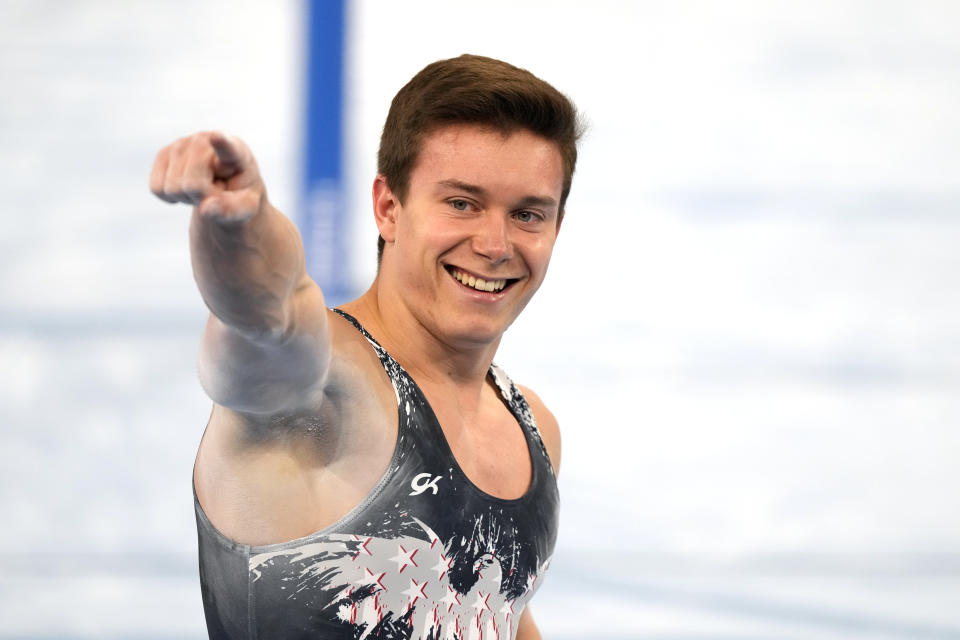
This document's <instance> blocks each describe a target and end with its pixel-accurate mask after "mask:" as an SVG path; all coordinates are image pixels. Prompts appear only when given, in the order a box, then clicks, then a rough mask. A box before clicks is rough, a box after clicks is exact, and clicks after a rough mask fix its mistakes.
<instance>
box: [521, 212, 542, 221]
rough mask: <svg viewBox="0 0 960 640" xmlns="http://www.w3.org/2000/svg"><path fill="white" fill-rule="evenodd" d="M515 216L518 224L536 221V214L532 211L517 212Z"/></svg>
mask: <svg viewBox="0 0 960 640" xmlns="http://www.w3.org/2000/svg"><path fill="white" fill-rule="evenodd" d="M516 215H517V220H519V221H520V222H533V221H534V220H536V219H537V214H535V213H533V212H532V211H517V214H516Z"/></svg>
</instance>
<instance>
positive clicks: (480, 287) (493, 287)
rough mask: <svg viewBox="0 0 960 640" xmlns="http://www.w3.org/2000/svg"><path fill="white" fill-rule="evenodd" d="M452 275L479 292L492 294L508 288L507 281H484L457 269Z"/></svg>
mask: <svg viewBox="0 0 960 640" xmlns="http://www.w3.org/2000/svg"><path fill="white" fill-rule="evenodd" d="M451 273H452V274H453V277H454V278H456V279H457V281H458V282H460V283H462V284H465V285H467V286H468V287H472V288H474V289H476V290H477V291H487V292H490V293H492V292H494V291H500V290H502V289H503V288H504V287H505V286H507V281H506V280H484V279H483V278H477V277H475V276H472V275H470V274H468V273H463V272H462V271H458V270H456V269H454V270H453V271H452V272H451Z"/></svg>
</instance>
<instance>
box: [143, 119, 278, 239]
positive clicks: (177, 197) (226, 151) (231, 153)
mask: <svg viewBox="0 0 960 640" xmlns="http://www.w3.org/2000/svg"><path fill="white" fill-rule="evenodd" d="M150 190H151V191H153V193H154V194H155V195H156V196H157V197H158V198H160V199H161V200H165V201H167V202H185V203H189V204H193V205H195V206H196V211H197V213H198V214H199V215H200V217H202V218H207V219H212V220H216V221H218V222H220V223H222V224H230V223H239V222H245V221H246V220H249V219H250V218H252V217H253V216H254V215H256V214H257V213H258V212H260V211H261V210H263V208H264V207H265V206H266V188H265V187H264V185H263V180H261V179H260V170H259V169H258V168H257V163H256V161H255V160H254V159H253V154H252V153H251V152H250V149H249V148H248V147H247V145H245V144H244V143H243V142H242V141H241V140H239V139H238V138H233V137H229V136H226V135H224V134H222V133H219V132H216V131H212V132H203V133H196V134H194V135H192V136H187V137H186V138H180V139H179V140H177V141H176V142H174V143H172V144H170V145H168V146H166V147H164V148H163V149H161V150H160V152H159V153H158V154H157V158H156V160H155V161H154V163H153V170H152V171H151V172H150Z"/></svg>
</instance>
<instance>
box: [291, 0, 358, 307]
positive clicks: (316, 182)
mask: <svg viewBox="0 0 960 640" xmlns="http://www.w3.org/2000/svg"><path fill="white" fill-rule="evenodd" d="M345 2H346V0H307V2H306V3H305V5H306V7H305V8H306V13H307V16H306V18H307V25H308V33H307V65H306V67H307V78H306V114H305V118H304V120H305V125H306V126H305V127H304V130H305V140H304V174H303V175H304V185H303V207H302V208H303V215H302V221H301V224H300V231H301V233H302V234H303V242H304V249H305V251H306V257H307V271H308V273H309V274H310V276H311V277H312V278H313V279H314V280H316V282H317V283H318V284H319V285H320V287H321V289H323V292H324V296H325V297H326V299H327V303H328V304H331V305H335V304H338V303H340V302H344V301H345V299H346V297H347V296H349V295H350V288H351V287H350V283H349V277H348V276H349V273H348V264H349V262H348V255H347V242H346V231H347V229H346V220H345V211H344V197H343V170H342V149H343V63H344V53H343V45H344V4H345Z"/></svg>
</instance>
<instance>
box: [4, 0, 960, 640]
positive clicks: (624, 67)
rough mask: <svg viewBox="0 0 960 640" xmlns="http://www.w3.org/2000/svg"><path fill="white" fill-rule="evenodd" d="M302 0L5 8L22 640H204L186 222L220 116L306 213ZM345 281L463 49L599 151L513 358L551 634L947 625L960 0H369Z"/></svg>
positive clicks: (355, 45)
mask: <svg viewBox="0 0 960 640" xmlns="http://www.w3.org/2000/svg"><path fill="white" fill-rule="evenodd" d="M301 11H302V7H301V5H300V3H297V2H291V1H287V2H276V3H270V4H267V3H257V2H252V1H247V2H236V1H235V2H219V1H214V0H203V1H192V2H188V1H186V0H176V1H170V2H159V1H156V2H140V3H131V2H120V1H116V2H109V1H106V0H104V1H100V2H93V1H86V2H83V1H79V0H77V1H73V2H52V1H49V2H34V1H27V0H13V1H10V2H6V3H4V4H3V6H2V8H0V91H2V100H0V186H2V188H0V224H2V229H3V233H2V234H0V265H2V269H0V363H2V368H0V427H2V431H0V514H2V519H0V522H2V526H0V549H2V550H0V621H2V624H0V638H14V637H17V638H54V637H56V638H73V637H76V638H81V637H97V638H114V637H115V638H128V637H129V638H145V637H148V638H154V637H155V638H199V637H203V634H204V631H203V620H202V612H201V607H200V597H199V588H198V585H197V580H196V572H195V531H194V524H193V515H192V505H191V494H190V469H191V465H192V461H193V455H194V452H195V448H196V444H197V442H198V440H199V437H200V434H201V430H202V427H203V424H204V422H205V420H206V416H207V412H208V411H209V403H208V401H207V400H206V399H205V397H204V396H203V393H202V391H201V390H200V388H199V385H198V384H197V382H196V379H195V374H194V362H195V351H196V345H197V342H198V338H199V332H200V328H201V327H202V324H203V317H204V309H203V306H202V303H201V301H200V299H199V296H198V295H197V294H196V291H195V288H194V285H193V282H192V278H191V275H190V269H189V257H188V254H187V244H186V225H187V218H188V213H189V212H188V210H187V209H186V208H184V207H170V206H168V205H165V204H163V203H161V202H159V201H157V200H154V199H152V198H151V197H150V195H149V193H148V191H147V186H146V182H147V175H148V172H149V167H150V164H151V162H152V158H153V154H154V153H155V152H156V151H157V150H158V149H159V148H160V147H161V146H162V145H164V144H166V143H167V142H169V141H171V140H172V139H174V138H176V137H178V136H181V135H185V134H187V133H190V132H192V131H195V130H198V129H206V128H218V129H223V130H226V131H229V132H232V133H236V134H238V135H240V136H241V137H243V138H244V139H245V140H246V141H247V142H248V143H249V144H250V145H251V147H252V148H253V149H254V151H255V152H256V154H257V157H258V159H259V162H260V165H261V169H262V171H263V173H264V175H265V177H266V180H267V184H268V187H269V189H270V193H271V199H272V200H273V201H274V202H275V203H276V204H277V205H278V206H279V207H280V208H282V209H284V210H285V211H287V212H288V213H289V214H290V215H291V217H296V216H297V209H298V206H299V203H298V195H297V185H298V183H299V182H298V181H299V179H300V162H301V157H300V137H301V136H300V132H301V130H302V107H301V103H302V100H301V94H302V87H301V80H302V77H303V73H304V70H303V67H302V60H303V56H302V52H303V46H304V45H303V36H304V27H303V21H302V13H301ZM349 13H350V15H349V36H348V74H347V77H348V87H347V97H346V109H345V113H346V116H347V125H348V129H347V136H346V139H347V152H346V155H347V157H346V161H347V165H346V166H347V173H348V180H349V194H348V196H349V203H348V206H349V209H350V216H351V220H352V221H353V225H354V226H353V229H352V230H351V242H352V243H353V244H354V245H355V247H356V251H355V257H354V259H353V261H352V263H351V265H350V269H351V274H352V277H353V279H354V281H355V283H356V285H357V287H358V289H359V288H360V287H363V286H365V285H366V284H367V283H368V282H369V280H370V278H371V277H372V272H373V267H374V261H375V257H374V247H375V238H376V234H375V231H374V228H373V224H372V218H371V216H370V213H369V197H368V194H369V186H370V183H371V180H372V177H373V175H374V159H375V152H376V145H377V141H378V138H379V132H380V127H381V126H382V121H383V118H384V117H385V115H386V110H387V107H388V105H389V100H390V98H391V97H392V95H393V94H394V93H395V92H396V90H397V89H398V88H399V87H400V86H401V85H402V84H403V83H404V82H406V80H407V79H409V77H410V76H411V75H413V74H414V73H415V72H416V71H417V70H419V69H420V68H421V67H422V66H424V65H425V64H427V63H428V62H431V61H433V60H435V59H438V58H442V57H449V56H454V55H458V54H460V53H463V52H473V53H480V54H485V55H490V56H494V57H500V58H503V59H506V60H508V61H510V62H513V63H515V64H517V65H519V66H523V67H526V68H529V69H530V70H531V71H533V72H534V73H536V74H537V75H539V76H541V77H543V78H544V79H546V80H548V81H550V82H552V83H553V84H555V85H556V86H557V87H558V88H559V89H561V90H562V91H564V92H566V93H567V94H569V95H570V96H571V97H572V98H573V99H574V101H575V102H576V103H577V104H578V106H579V107H580V108H581V110H582V111H583V113H584V115H585V116H586V118H587V120H588V123H589V129H588V134H587V136H586V138H585V139H584V142H583V146H582V148H581V156H580V164H579V167H578V171H577V174H576V177H575V180H574V187H573V191H572V195H571V197H570V201H569V203H568V214H567V218H566V219H565V222H564V228H563V231H562V233H561V235H560V240H559V243H558V246H557V249H556V253H555V257H554V262H553V265H552V267H551V273H550V276H549V277H548V280H547V283H546V284H545V285H544V287H543V289H542V290H541V293H540V294H539V296H538V298H537V299H535V300H534V302H533V303H532V304H531V306H530V308H529V310H528V312H527V313H526V314H525V316H523V317H522V318H521V320H520V321H518V323H517V324H516V326H515V327H514V328H513V329H512V330H511V332H510V333H508V335H507V338H506V339H505V341H504V344H503V347H502V349H501V353H500V355H499V357H498V361H499V362H500V364H501V365H503V366H504V367H505V368H506V369H507V371H509V372H510V373H511V375H512V376H513V377H514V378H516V379H518V380H519V381H520V382H522V383H525V384H528V385H530V386H532V387H533V388H534V389H536V390H537V391H538V393H539V394H540V395H541V397H542V398H544V400H545V401H546V402H547V403H548V405H549V406H550V407H551V408H552V409H553V411H554V413H555V414H556V415H557V416H558V418H559V419H560V423H561V427H562V430H563V434H564V456H563V472H562V475H561V490H562V492H563V499H564V512H563V525H562V531H561V538H560V547H559V549H558V553H557V555H556V559H555V563H554V571H553V573H552V575H551V578H550V580H548V582H547V585H546V586H545V587H544V588H543V590H542V591H541V593H540V595H538V597H537V600H536V601H535V604H534V611H535V612H536V616H537V619H538V621H539V623H540V626H541V628H542V629H543V630H544V631H545V632H546V634H545V635H546V636H547V637H551V638H594V637H596V638H600V637H607V638H633V637H645V638H704V639H705V638H771V637H778V638H787V637H789V638H835V637H836V638H840V637H863V638H874V637H894V638H934V637H936V638H947V637H952V638H960V509H958V507H957V505H958V497H957V495H958V487H960V465H958V464H957V462H958V460H960V432H958V430H960V394H958V393H957V391H958V383H960V329H958V327H960V325H958V321H960V296H958V292H957V288H958V275H957V274H958V273H960V252H958V251H957V246H958V245H960V115H958V114H960V6H958V5H956V4H954V3H951V2H933V1H923V2H910V3H907V2H851V1H843V2H798V1H792V2H759V1H757V2H748V1H739V2H728V3H708V2H702V3H699V2H636V3H627V2H613V1H611V0H594V1H593V2H590V3H584V2H572V1H570V2H556V1H554V2H546V1H536V2H534V1H527V2H522V3H517V4H515V3H510V2H506V1H500V0H497V1H488V2H484V3H469V4H468V3H450V2H426V1H419V2H407V3H389V2H371V1H367V2H359V1H358V2H354V3H353V4H352V5H351V9H350V12H349Z"/></svg>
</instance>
